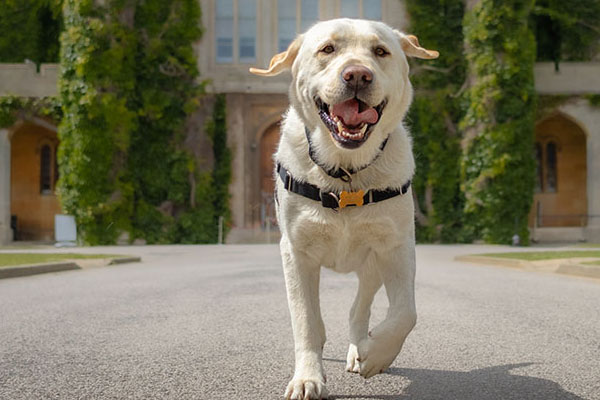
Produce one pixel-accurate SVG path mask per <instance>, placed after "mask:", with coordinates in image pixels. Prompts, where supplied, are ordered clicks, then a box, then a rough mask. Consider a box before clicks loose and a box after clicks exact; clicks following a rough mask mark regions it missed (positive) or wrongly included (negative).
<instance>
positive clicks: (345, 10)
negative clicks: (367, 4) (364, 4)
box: [340, 0, 360, 18]
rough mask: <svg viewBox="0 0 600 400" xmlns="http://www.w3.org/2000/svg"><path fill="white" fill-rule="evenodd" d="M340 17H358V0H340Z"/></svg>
mask: <svg viewBox="0 0 600 400" xmlns="http://www.w3.org/2000/svg"><path fill="white" fill-rule="evenodd" d="M340 17H347V18H358V17H360V12H359V9H358V0H340Z"/></svg>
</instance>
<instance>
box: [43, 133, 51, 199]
mask: <svg viewBox="0 0 600 400" xmlns="http://www.w3.org/2000/svg"><path fill="white" fill-rule="evenodd" d="M50 168H51V164H50V146H48V145H45V146H43V147H42V151H41V154H40V192H41V193H50V192H51V191H52V186H51V182H50V170H51V169H50Z"/></svg>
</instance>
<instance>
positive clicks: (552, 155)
mask: <svg viewBox="0 0 600 400" xmlns="http://www.w3.org/2000/svg"><path fill="white" fill-rule="evenodd" d="M546 191H547V192H556V144H555V143H554V142H549V143H548V144H547V145H546Z"/></svg>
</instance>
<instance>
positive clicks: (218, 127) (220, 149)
mask: <svg viewBox="0 0 600 400" xmlns="http://www.w3.org/2000/svg"><path fill="white" fill-rule="evenodd" d="M226 109H227V104H226V102H225V95H218V96H217V97H216V101H215V106H214V111H213V116H212V120H210V121H209V122H208V124H207V126H206V132H207V134H208V137H209V138H210V139H211V141H212V144H213V155H214V158H215V166H214V169H213V174H212V178H213V182H214V186H213V192H214V196H215V199H214V210H215V218H216V220H215V222H216V223H217V224H218V219H219V217H223V220H224V224H223V225H224V228H225V232H224V234H225V233H226V232H227V228H228V227H229V225H230V222H231V212H230V208H229V199H230V197H231V196H230V194H229V184H230V183H231V158H232V154H231V150H230V149H229V147H227V123H226V122H227V120H226Z"/></svg>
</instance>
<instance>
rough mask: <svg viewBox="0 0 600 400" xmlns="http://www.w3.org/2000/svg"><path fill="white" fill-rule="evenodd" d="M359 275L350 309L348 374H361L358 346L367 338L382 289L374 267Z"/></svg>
mask: <svg viewBox="0 0 600 400" xmlns="http://www.w3.org/2000/svg"><path fill="white" fill-rule="evenodd" d="M357 275H358V291H357V293H356V298H355V299H354V304H352V308H351V309H350V320H349V323H350V346H349V348H348V355H347V356H346V371H348V372H360V362H359V360H360V357H359V356H358V344H359V343H360V342H361V341H362V340H364V339H366V338H367V333H368V332H369V318H370V317H371V304H372V303H373V298H374V297H375V293H377V291H378V290H379V288H380V287H381V278H380V276H379V272H378V271H377V270H376V269H375V268H374V267H369V268H366V269H362V270H359V271H358V272H357Z"/></svg>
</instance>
